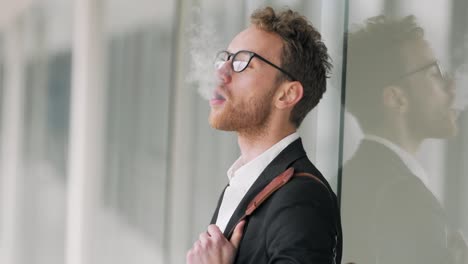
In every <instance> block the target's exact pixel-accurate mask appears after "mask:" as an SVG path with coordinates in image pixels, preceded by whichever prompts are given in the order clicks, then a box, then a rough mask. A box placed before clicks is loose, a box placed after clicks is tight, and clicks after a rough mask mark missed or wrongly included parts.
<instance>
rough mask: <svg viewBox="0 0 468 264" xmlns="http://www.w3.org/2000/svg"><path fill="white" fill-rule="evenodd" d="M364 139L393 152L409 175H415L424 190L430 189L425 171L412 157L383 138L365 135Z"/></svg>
mask: <svg viewBox="0 0 468 264" xmlns="http://www.w3.org/2000/svg"><path fill="white" fill-rule="evenodd" d="M364 138H365V139H367V140H370V141H374V142H378V143H380V144H382V145H384V146H386V147H388V148H389V149H391V150H392V151H393V152H395V153H396V154H397V155H398V157H399V158H400V159H401V161H403V163H404V164H405V166H406V167H407V168H408V169H409V170H410V171H411V173H413V174H414V175H416V177H418V178H419V179H420V180H421V181H422V182H423V183H424V185H425V186H426V188H428V189H429V190H430V189H431V188H430V185H429V178H428V176H427V174H426V171H425V170H424V168H423V167H422V166H421V163H420V162H419V161H418V160H417V159H416V158H415V157H414V156H413V155H411V154H410V153H408V152H407V151H406V150H404V149H403V148H401V147H400V146H398V145H397V144H395V143H393V142H391V141H390V140H388V139H385V138H383V137H379V136H376V135H365V136H364Z"/></svg>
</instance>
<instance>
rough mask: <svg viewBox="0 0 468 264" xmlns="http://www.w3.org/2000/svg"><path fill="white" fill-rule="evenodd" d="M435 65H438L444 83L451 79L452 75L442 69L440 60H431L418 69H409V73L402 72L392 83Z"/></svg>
mask: <svg viewBox="0 0 468 264" xmlns="http://www.w3.org/2000/svg"><path fill="white" fill-rule="evenodd" d="M433 66H436V68H437V71H438V72H439V74H440V77H441V78H442V80H443V81H444V83H447V81H448V80H449V79H450V75H449V74H447V73H446V72H444V71H443V70H442V67H441V66H440V63H439V61H438V60H434V61H431V62H430V63H428V64H425V65H423V66H421V67H419V68H417V69H414V70H411V71H409V72H407V73H405V74H402V75H401V76H400V77H399V78H397V79H395V80H394V81H392V82H391V83H394V82H396V81H400V80H402V79H404V78H406V77H409V76H411V75H413V74H416V73H418V72H422V71H425V70H427V69H429V68H431V67H433Z"/></svg>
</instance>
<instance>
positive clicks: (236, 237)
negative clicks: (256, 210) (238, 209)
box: [230, 220, 245, 249]
mask: <svg viewBox="0 0 468 264" xmlns="http://www.w3.org/2000/svg"><path fill="white" fill-rule="evenodd" d="M244 226H245V220H243V221H241V222H240V223H239V224H237V226H236V228H235V229H234V232H233V233H232V237H231V241H230V242H231V244H232V245H233V246H234V247H235V248H236V249H237V248H239V244H240V241H241V238H242V234H243V233H244Z"/></svg>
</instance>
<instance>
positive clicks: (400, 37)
mask: <svg viewBox="0 0 468 264" xmlns="http://www.w3.org/2000/svg"><path fill="white" fill-rule="evenodd" d="M422 39H424V31H423V29H422V28H421V27H420V26H419V25H418V24H417V23H416V18H415V17H414V16H412V15H410V16H406V17H403V18H400V19H392V18H388V17H386V16H384V15H380V16H375V17H371V18H368V19H367V20H366V21H365V24H364V25H363V26H360V28H358V29H357V30H355V31H353V32H351V33H349V34H348V58H347V64H348V67H347V75H346V78H347V79H346V87H347V94H346V101H347V102H346V107H347V109H348V110H349V112H351V113H352V114H353V115H354V116H356V118H357V119H358V121H359V123H360V125H361V127H362V128H363V129H364V130H369V129H372V128H373V127H374V126H375V125H376V124H378V122H379V120H381V119H382V116H383V113H382V111H383V110H382V106H381V105H382V102H381V96H382V91H383V89H384V88H385V87H386V86H388V85H390V84H392V82H395V80H398V78H399V77H400V76H402V75H403V74H404V73H405V71H406V69H405V68H406V60H405V57H404V55H403V53H402V51H403V50H404V49H405V46H406V45H407V44H408V43H410V42H412V41H419V40H422Z"/></svg>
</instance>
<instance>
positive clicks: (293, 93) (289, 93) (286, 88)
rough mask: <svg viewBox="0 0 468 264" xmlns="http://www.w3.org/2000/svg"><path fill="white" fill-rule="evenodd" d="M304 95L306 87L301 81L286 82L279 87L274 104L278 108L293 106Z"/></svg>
mask: <svg viewBox="0 0 468 264" xmlns="http://www.w3.org/2000/svg"><path fill="white" fill-rule="evenodd" d="M303 95H304V88H303V87H302V84H301V83H300V82H298V81H294V82H286V83H283V84H282V85H280V87H279V88H278V91H277V93H276V97H275V102H274V104H275V106H276V108H278V109H286V108H293V107H294V106H295V105H296V104H297V102H299V100H301V99H302V96H303Z"/></svg>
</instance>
